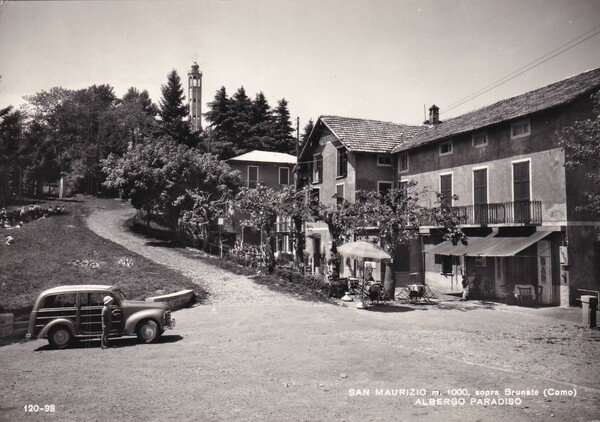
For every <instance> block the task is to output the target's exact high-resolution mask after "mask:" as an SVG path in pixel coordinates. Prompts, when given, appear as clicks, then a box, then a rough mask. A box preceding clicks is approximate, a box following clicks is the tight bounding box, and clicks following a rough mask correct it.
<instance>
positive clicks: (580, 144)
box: [559, 91, 600, 218]
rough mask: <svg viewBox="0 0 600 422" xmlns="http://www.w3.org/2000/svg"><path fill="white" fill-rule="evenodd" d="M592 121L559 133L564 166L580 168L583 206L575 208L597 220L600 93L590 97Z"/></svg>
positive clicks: (599, 181)
mask: <svg viewBox="0 0 600 422" xmlns="http://www.w3.org/2000/svg"><path fill="white" fill-rule="evenodd" d="M591 99H592V104H593V118H591V119H587V120H582V121H577V122H575V123H573V124H572V125H570V126H567V127H565V128H564V129H563V130H562V133H561V137H560V141H559V143H560V146H561V147H562V148H563V149H564V150H565V166H566V167H567V168H568V169H582V170H583V173H584V174H583V175H584V177H585V178H586V179H587V180H586V181H582V182H584V183H583V185H584V186H586V187H587V189H584V193H583V195H584V203H583V204H581V205H580V206H578V209H579V210H580V211H587V212H589V213H590V216H591V217H592V218H600V188H599V186H600V170H599V169H600V91H598V92H596V93H595V94H593V95H592V96H591Z"/></svg>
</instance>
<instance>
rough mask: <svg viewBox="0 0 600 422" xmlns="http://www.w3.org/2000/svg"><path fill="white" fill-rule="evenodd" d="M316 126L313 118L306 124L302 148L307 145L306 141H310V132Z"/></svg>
mask: <svg viewBox="0 0 600 422" xmlns="http://www.w3.org/2000/svg"><path fill="white" fill-rule="evenodd" d="M314 127H315V124H314V122H313V119H309V120H308V123H307V124H306V126H304V129H303V131H302V135H301V136H300V149H302V148H304V145H306V141H308V137H309V136H310V133H311V132H312V130H313V128H314Z"/></svg>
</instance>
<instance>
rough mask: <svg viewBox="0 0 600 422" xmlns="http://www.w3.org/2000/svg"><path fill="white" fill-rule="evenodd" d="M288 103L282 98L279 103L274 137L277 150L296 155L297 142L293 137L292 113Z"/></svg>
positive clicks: (275, 115)
mask: <svg viewBox="0 0 600 422" xmlns="http://www.w3.org/2000/svg"><path fill="white" fill-rule="evenodd" d="M287 106H288V102H287V101H286V99H285V98H282V99H281V100H279V102H278V103H277V108H276V109H275V113H274V126H275V127H274V137H275V148H276V149H275V150H276V151H279V152H287V153H292V154H293V153H294V152H295V150H296V146H295V140H294V137H293V136H292V133H293V132H294V129H293V128H292V122H291V120H290V111H289V110H288V107H287Z"/></svg>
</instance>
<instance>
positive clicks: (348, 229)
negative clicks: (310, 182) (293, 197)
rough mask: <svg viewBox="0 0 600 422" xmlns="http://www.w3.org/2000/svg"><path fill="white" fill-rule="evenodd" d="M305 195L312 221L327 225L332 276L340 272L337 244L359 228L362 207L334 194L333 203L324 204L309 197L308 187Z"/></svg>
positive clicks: (336, 275) (361, 219) (341, 242)
mask: <svg viewBox="0 0 600 422" xmlns="http://www.w3.org/2000/svg"><path fill="white" fill-rule="evenodd" d="M305 195H306V196H307V197H308V198H309V200H308V201H307V203H306V206H307V208H308V213H309V215H310V218H311V219H312V220H313V221H322V222H324V223H325V224H326V225H327V229H328V232H329V238H330V239H331V247H330V252H331V258H330V261H329V264H330V265H331V268H332V276H333V277H334V278H336V277H338V276H339V274H340V264H341V257H340V254H339V253H338V250H337V248H338V246H340V245H341V244H343V243H344V242H345V241H347V240H348V239H349V238H350V237H351V236H352V234H353V233H354V232H355V230H356V229H359V228H360V227H361V226H360V223H361V222H362V221H363V218H364V217H363V216H362V215H361V211H362V208H361V207H360V206H359V204H356V203H352V202H349V201H347V200H345V199H343V198H338V196H337V195H334V196H333V198H334V199H335V202H334V204H333V205H324V204H322V203H320V202H319V201H315V200H312V199H311V198H310V189H309V188H308V189H305Z"/></svg>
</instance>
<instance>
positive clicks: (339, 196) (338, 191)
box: [335, 183, 344, 204]
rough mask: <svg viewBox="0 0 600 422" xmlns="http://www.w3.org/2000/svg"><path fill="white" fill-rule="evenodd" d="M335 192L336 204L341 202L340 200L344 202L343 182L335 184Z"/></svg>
mask: <svg viewBox="0 0 600 422" xmlns="http://www.w3.org/2000/svg"><path fill="white" fill-rule="evenodd" d="M335 194H336V195H337V197H336V199H337V203H338V204H341V203H342V202H344V184H343V183H340V184H339V185H336V187H335Z"/></svg>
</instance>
